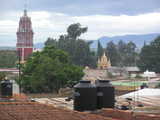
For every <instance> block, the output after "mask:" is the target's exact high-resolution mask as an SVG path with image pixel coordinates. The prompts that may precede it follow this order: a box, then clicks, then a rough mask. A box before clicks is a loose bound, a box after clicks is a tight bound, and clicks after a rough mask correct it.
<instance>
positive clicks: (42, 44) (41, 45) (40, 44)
mask: <svg viewBox="0 0 160 120" xmlns="http://www.w3.org/2000/svg"><path fill="white" fill-rule="evenodd" d="M43 47H44V43H35V44H34V48H37V49H42V48H43Z"/></svg>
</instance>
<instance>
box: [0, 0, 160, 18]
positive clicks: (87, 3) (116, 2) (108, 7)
mask: <svg viewBox="0 0 160 120" xmlns="http://www.w3.org/2000/svg"><path fill="white" fill-rule="evenodd" d="M1 1H2V2H1V5H0V9H1V11H2V10H3V11H8V10H22V9H23V8H24V1H25V0H23V1H22V0H1ZM27 3H28V8H29V9H30V10H31V11H32V10H36V11H40V10H46V11H52V12H61V13H65V14H70V15H91V14H92V15H93V14H108V15H120V14H127V15H135V14H141V13H147V12H153V11H156V10H158V9H159V8H160V0H28V2H27Z"/></svg>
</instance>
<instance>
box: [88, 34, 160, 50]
mask: <svg viewBox="0 0 160 120" xmlns="http://www.w3.org/2000/svg"><path fill="white" fill-rule="evenodd" d="M159 35H160V33H153V34H145V35H124V36H114V37H107V36H104V37H101V38H99V39H98V40H99V41H100V42H101V44H102V46H103V47H106V44H107V43H108V42H109V41H113V42H114V43H118V41H119V40H123V41H124V42H129V41H132V42H134V43H135V44H136V45H137V47H138V48H141V47H142V46H143V45H144V42H146V43H150V42H151V41H152V40H154V39H155V38H156V37H157V36H159ZM98 40H94V41H93V43H92V45H91V48H97V43H98Z"/></svg>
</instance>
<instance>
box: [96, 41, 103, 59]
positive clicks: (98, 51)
mask: <svg viewBox="0 0 160 120" xmlns="http://www.w3.org/2000/svg"><path fill="white" fill-rule="evenodd" d="M103 53H104V49H103V47H102V45H101V43H100V41H99V40H98V48H97V56H98V58H99V57H101V56H102V55H103Z"/></svg>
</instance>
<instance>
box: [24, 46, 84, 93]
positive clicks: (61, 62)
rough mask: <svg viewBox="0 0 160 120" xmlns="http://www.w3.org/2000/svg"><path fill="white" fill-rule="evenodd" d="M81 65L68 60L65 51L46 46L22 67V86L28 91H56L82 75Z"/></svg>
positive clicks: (71, 83)
mask: <svg viewBox="0 0 160 120" xmlns="http://www.w3.org/2000/svg"><path fill="white" fill-rule="evenodd" d="M83 75H84V73H83V70H82V68H81V67H78V66H76V65H73V64H71V63H70V61H69V56H68V54H67V53H66V52H64V51H62V50H60V49H57V48H55V47H54V46H51V45H50V46H46V47H45V48H44V50H43V51H42V52H36V53H34V54H33V55H32V56H31V57H30V58H29V59H28V61H27V63H26V64H25V66H24V68H23V75H22V87H23V88H24V91H28V92H34V93H35V92H53V91H55V92H58V90H59V89H60V88H61V87H65V86H66V85H73V84H75V83H76V82H77V81H79V80H80V79H81V78H82V77H83Z"/></svg>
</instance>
